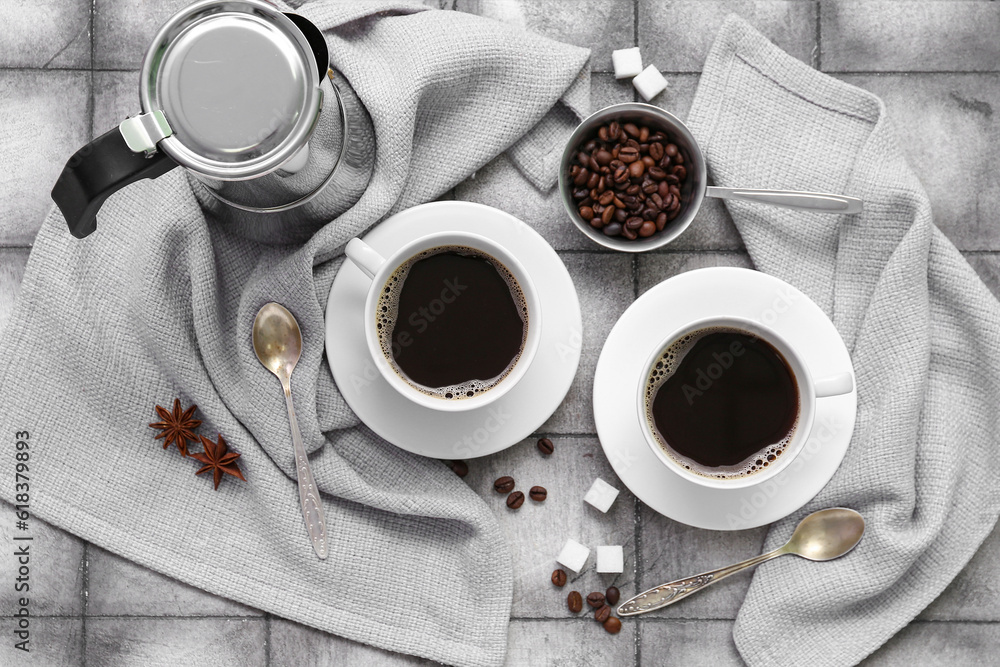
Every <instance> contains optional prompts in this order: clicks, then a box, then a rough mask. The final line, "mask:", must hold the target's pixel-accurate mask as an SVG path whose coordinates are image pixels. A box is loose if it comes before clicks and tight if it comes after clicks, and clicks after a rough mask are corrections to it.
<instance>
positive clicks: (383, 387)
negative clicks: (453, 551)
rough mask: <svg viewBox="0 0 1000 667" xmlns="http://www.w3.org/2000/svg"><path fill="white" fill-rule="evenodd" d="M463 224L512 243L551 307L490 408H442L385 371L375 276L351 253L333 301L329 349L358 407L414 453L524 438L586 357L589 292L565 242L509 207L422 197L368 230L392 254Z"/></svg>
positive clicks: (373, 242)
mask: <svg viewBox="0 0 1000 667" xmlns="http://www.w3.org/2000/svg"><path fill="white" fill-rule="evenodd" d="M455 229H461V230H464V231H468V232H473V233H476V234H481V235H483V236H486V237H488V238H490V239H493V240H494V241H496V242H497V243H499V244H501V245H503V246H504V247H505V248H507V249H508V250H509V251H510V252H511V253H512V254H513V255H515V256H516V257H517V259H519V260H520V262H521V264H522V265H523V266H524V269H525V271H527V272H528V274H530V276H531V279H532V281H533V282H534V283H535V289H536V291H537V292H538V297H539V300H540V302H541V307H542V311H543V312H544V313H545V316H544V323H543V325H542V337H541V341H540V342H539V346H538V351H537V353H536V354H535V358H534V360H532V362H531V366H530V367H529V368H528V371H527V373H525V375H524V376H523V377H522V378H521V381H520V382H518V384H517V385H516V386H515V387H514V388H513V389H511V390H510V391H509V392H507V393H506V394H505V395H504V396H502V397H501V398H499V399H497V400H496V401H495V402H494V403H492V404H490V405H488V406H485V407H483V408H479V409H474V410H469V411H466V412H450V413H448V412H439V411H436V410H430V409H428V408H424V407H421V406H419V405H417V404H416V403H414V402H412V401H410V400H409V399H407V398H405V397H403V396H402V395H401V394H400V393H399V392H397V391H396V390H395V389H393V388H392V387H391V386H390V385H389V384H388V383H387V382H386V381H385V379H384V378H383V377H382V375H381V373H379V371H378V369H377V368H376V366H375V362H374V361H373V360H372V358H371V355H370V354H369V352H368V345H367V343H366V341H365V328H364V306H365V297H366V295H367V294H368V286H369V285H370V284H371V282H370V281H369V280H368V278H367V277H366V276H365V275H364V274H363V273H362V272H361V269H359V268H358V267H356V266H355V265H354V264H353V263H352V262H351V261H350V260H346V261H345V262H344V264H343V266H342V267H341V268H340V271H339V272H338V273H337V277H336V279H335V280H334V282H333V288H332V289H331V290H330V300H329V301H328V303H327V307H326V356H327V360H328V361H329V363H330V369H331V370H332V371H333V379H334V381H336V383H337V387H339V388H340V391H341V393H342V394H343V395H344V399H345V400H346V401H347V404H348V405H350V406H351V409H352V410H354V412H355V413H357V415H358V417H360V418H361V421H363V422H364V423H365V424H366V425H367V426H368V427H369V428H370V429H371V430H373V431H374V432H375V433H377V434H379V435H380V436H382V437H383V438H385V439H386V440H388V441H389V442H391V443H392V444H394V445H396V446H397V447H400V448H402V449H405V450H407V451H409V452H413V453H414V454H421V455H423V456H431V457H434V458H439V459H469V458H475V457H477V456H486V455H488V454H493V453H495V452H499V451H500V450H503V449H506V448H508V447H510V446H511V445H513V444H515V443H517V442H520V441H521V440H523V439H524V438H525V437H527V436H528V435H530V434H531V433H532V432H534V431H535V430H536V429H537V428H538V427H539V426H541V425H542V424H543V423H544V422H545V420H546V419H548V418H549V417H550V416H551V415H552V413H553V412H555V411H556V408H558V407H559V404H560V403H562V400H563V398H565V396H566V392H568V391H569V387H570V384H572V382H573V377H574V376H575V375H576V369H577V366H578V365H579V363H580V350H581V346H580V341H581V338H580V336H581V331H582V321H581V317H580V301H579V299H578V298H577V295H576V288H575V287H574V286H573V280H572V279H571V278H570V275H569V272H568V271H567V270H566V266H565V265H564V264H563V263H562V260H561V259H560V258H559V256H558V255H557V254H556V251H555V250H553V249H552V247H551V246H550V245H549V244H548V243H547V242H546V241H545V239H543V238H542V237H541V235H539V234H538V232H536V231H535V230H533V229H532V228H531V227H529V226H528V225H526V224H524V223H523V222H521V221H520V220H518V219H517V218H515V217H514V216H512V215H510V214H509V213H504V212H503V211H500V210H497V209H495V208H491V207H489V206H484V205H482V204H474V203H471V202H462V201H443V202H432V203H429V204H422V205H420V206H415V207H413V208H410V209H407V210H405V211H402V212H400V213H397V214H396V215H394V216H392V217H391V218H388V219H387V220H385V221H384V222H382V224H380V225H378V226H377V227H375V228H374V229H372V230H371V231H370V232H369V233H368V235H367V236H365V237H364V238H363V239H362V240H363V241H364V242H365V243H367V244H368V245H370V246H371V247H372V248H374V249H375V250H377V251H379V252H380V253H382V255H383V256H386V257H388V256H389V254H390V253H392V252H393V251H394V250H395V249H397V248H399V247H401V246H403V245H404V244H406V243H409V242H410V241H413V240H415V239H417V238H419V237H421V236H426V235H427V234H433V233H435V232H442V231H450V230H455Z"/></svg>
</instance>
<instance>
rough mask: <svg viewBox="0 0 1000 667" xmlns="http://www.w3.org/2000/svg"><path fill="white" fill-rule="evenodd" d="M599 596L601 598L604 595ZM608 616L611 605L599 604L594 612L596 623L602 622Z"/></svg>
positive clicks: (609, 616)
mask: <svg viewBox="0 0 1000 667" xmlns="http://www.w3.org/2000/svg"><path fill="white" fill-rule="evenodd" d="M601 597H602V598H603V597H604V596H603V595H602V596H601ZM609 618H611V607H609V606H608V605H606V604H604V605H601V606H600V607H598V608H597V611H595V612H594V620H595V621H597V622H598V623H604V622H605V621H607V620H608V619H609Z"/></svg>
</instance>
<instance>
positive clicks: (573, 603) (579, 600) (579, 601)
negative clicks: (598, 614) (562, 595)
mask: <svg viewBox="0 0 1000 667" xmlns="http://www.w3.org/2000/svg"><path fill="white" fill-rule="evenodd" d="M566 606H567V607H569V610H570V611H571V612H573V613H574V614H578V613H580V612H581V611H582V610H583V596H582V595H580V593H579V592H577V591H570V592H569V595H567V596H566Z"/></svg>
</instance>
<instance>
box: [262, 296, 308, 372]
mask: <svg viewBox="0 0 1000 667" xmlns="http://www.w3.org/2000/svg"><path fill="white" fill-rule="evenodd" d="M253 351H254V352H255V353H256V354H257V359H259V360H260V363H261V364H262V365H263V366H264V368H266V369H267V370H269V371H271V372H272V373H274V374H275V375H277V376H278V378H279V379H280V378H281V376H282V374H286V375H288V376H290V375H291V374H292V371H293V370H294V369H295V364H297V363H298V361H299V357H300V356H301V355H302V332H301V331H300V330H299V323H298V321H297V320H296V319H295V316H294V315H292V314H291V313H290V312H288V309H287V308H285V307H284V306H282V305H281V304H279V303H273V302H272V303H268V304H265V305H264V307H262V308H261V309H260V310H259V311H257V317H256V318H254V321H253Z"/></svg>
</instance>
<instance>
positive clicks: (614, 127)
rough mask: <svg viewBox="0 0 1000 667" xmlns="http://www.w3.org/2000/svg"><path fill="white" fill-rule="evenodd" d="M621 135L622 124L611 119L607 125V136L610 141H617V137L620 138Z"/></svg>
mask: <svg viewBox="0 0 1000 667" xmlns="http://www.w3.org/2000/svg"><path fill="white" fill-rule="evenodd" d="M621 135H622V126H621V125H619V124H618V123H617V122H615V121H611V124H610V125H608V138H609V139H611V141H618V139H620V138H621Z"/></svg>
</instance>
